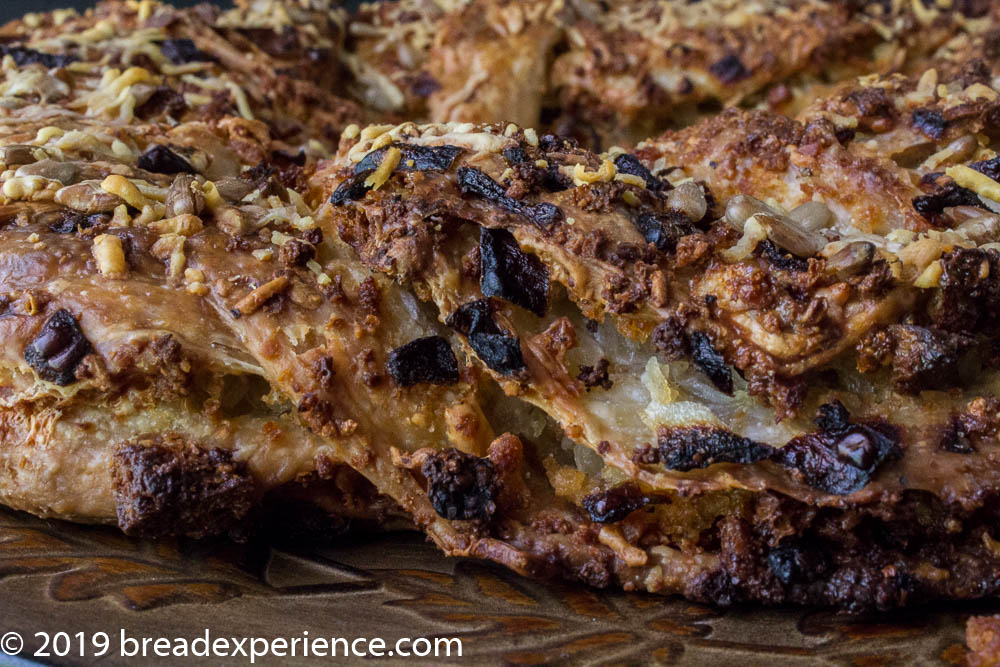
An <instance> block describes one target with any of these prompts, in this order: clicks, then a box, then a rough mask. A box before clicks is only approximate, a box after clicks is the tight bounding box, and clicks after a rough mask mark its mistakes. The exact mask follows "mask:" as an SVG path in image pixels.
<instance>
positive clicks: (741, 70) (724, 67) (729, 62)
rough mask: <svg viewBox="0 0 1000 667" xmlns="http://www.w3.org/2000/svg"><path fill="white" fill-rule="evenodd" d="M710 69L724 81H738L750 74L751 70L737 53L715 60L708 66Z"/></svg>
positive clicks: (716, 76)
mask: <svg viewBox="0 0 1000 667" xmlns="http://www.w3.org/2000/svg"><path fill="white" fill-rule="evenodd" d="M708 71H709V72H711V73H712V74H713V75H714V76H715V78H717V79H718V80H719V81H721V82H722V83H736V82H737V81H741V80H743V79H745V78H747V77H748V76H750V72H749V71H748V70H747V68H746V67H744V66H743V62H742V61H741V60H740V57H739V56H737V55H736V54H735V53H730V54H729V55H728V56H725V57H724V58H722V59H720V60H717V61H715V62H714V63H712V64H711V65H709V66H708Z"/></svg>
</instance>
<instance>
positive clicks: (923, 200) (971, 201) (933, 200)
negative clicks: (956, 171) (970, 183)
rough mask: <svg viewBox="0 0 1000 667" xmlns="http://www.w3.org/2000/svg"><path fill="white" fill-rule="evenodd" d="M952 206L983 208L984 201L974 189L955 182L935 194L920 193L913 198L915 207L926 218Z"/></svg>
mask: <svg viewBox="0 0 1000 667" xmlns="http://www.w3.org/2000/svg"><path fill="white" fill-rule="evenodd" d="M952 206H978V207H979V208H983V202H982V201H981V200H980V199H979V197H978V196H977V195H976V193H975V192H973V191H972V190H969V189H968V188H963V187H961V186H959V185H956V184H954V183H949V184H948V185H945V186H943V187H941V188H940V189H939V190H938V191H937V192H935V193H933V194H929V195H920V196H919V197H914V198H913V208H915V209H917V213H919V214H920V215H922V216H924V217H925V218H930V217H931V216H933V215H936V214H939V213H941V212H942V211H944V209H946V208H950V207H952Z"/></svg>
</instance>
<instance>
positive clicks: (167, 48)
mask: <svg viewBox="0 0 1000 667" xmlns="http://www.w3.org/2000/svg"><path fill="white" fill-rule="evenodd" d="M160 50H161V51H162V52H163V55H164V56H166V58H167V60H169V61H170V62H171V63H172V64H174V65H186V64H187V63H195V62H200V63H203V62H209V61H211V60H212V58H211V56H209V55H207V54H206V53H204V52H203V51H200V50H199V49H198V47H196V46H195V45H194V42H193V41H191V40H190V39H165V40H163V43H162V44H160Z"/></svg>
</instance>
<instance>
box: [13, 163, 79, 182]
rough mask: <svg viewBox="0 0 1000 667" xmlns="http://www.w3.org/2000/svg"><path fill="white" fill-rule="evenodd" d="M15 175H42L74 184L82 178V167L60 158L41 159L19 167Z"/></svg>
mask: <svg viewBox="0 0 1000 667" xmlns="http://www.w3.org/2000/svg"><path fill="white" fill-rule="evenodd" d="M14 176H41V177H43V178H47V179H49V180H51V181H59V182H60V183H62V184H63V185H73V184H74V183H76V182H77V181H79V180H82V179H81V178H80V169H79V167H78V166H77V165H76V163H75V162H59V161H58V160H41V161H39V162H33V163H32V164H26V165H24V166H23V167H19V168H18V170H17V171H16V172H14Z"/></svg>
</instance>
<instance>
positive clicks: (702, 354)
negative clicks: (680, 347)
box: [691, 331, 733, 395]
mask: <svg viewBox="0 0 1000 667" xmlns="http://www.w3.org/2000/svg"><path fill="white" fill-rule="evenodd" d="M691 358H692V360H693V361H694V363H695V366H697V367H698V368H699V369H700V370H701V372H702V373H704V374H705V375H707V376H708V379H709V380H711V381H712V384H714V385H715V387H716V388H717V389H718V390H719V391H721V392H724V393H726V394H730V395H732V393H733V374H732V371H730V370H729V366H727V365H726V360H725V359H723V358H722V355H721V354H719V353H718V352H717V351H716V349H715V347H713V346H712V341H711V339H709V337H708V336H706V335H705V334H703V333H701V332H700V331H695V332H694V333H692V334H691Z"/></svg>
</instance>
